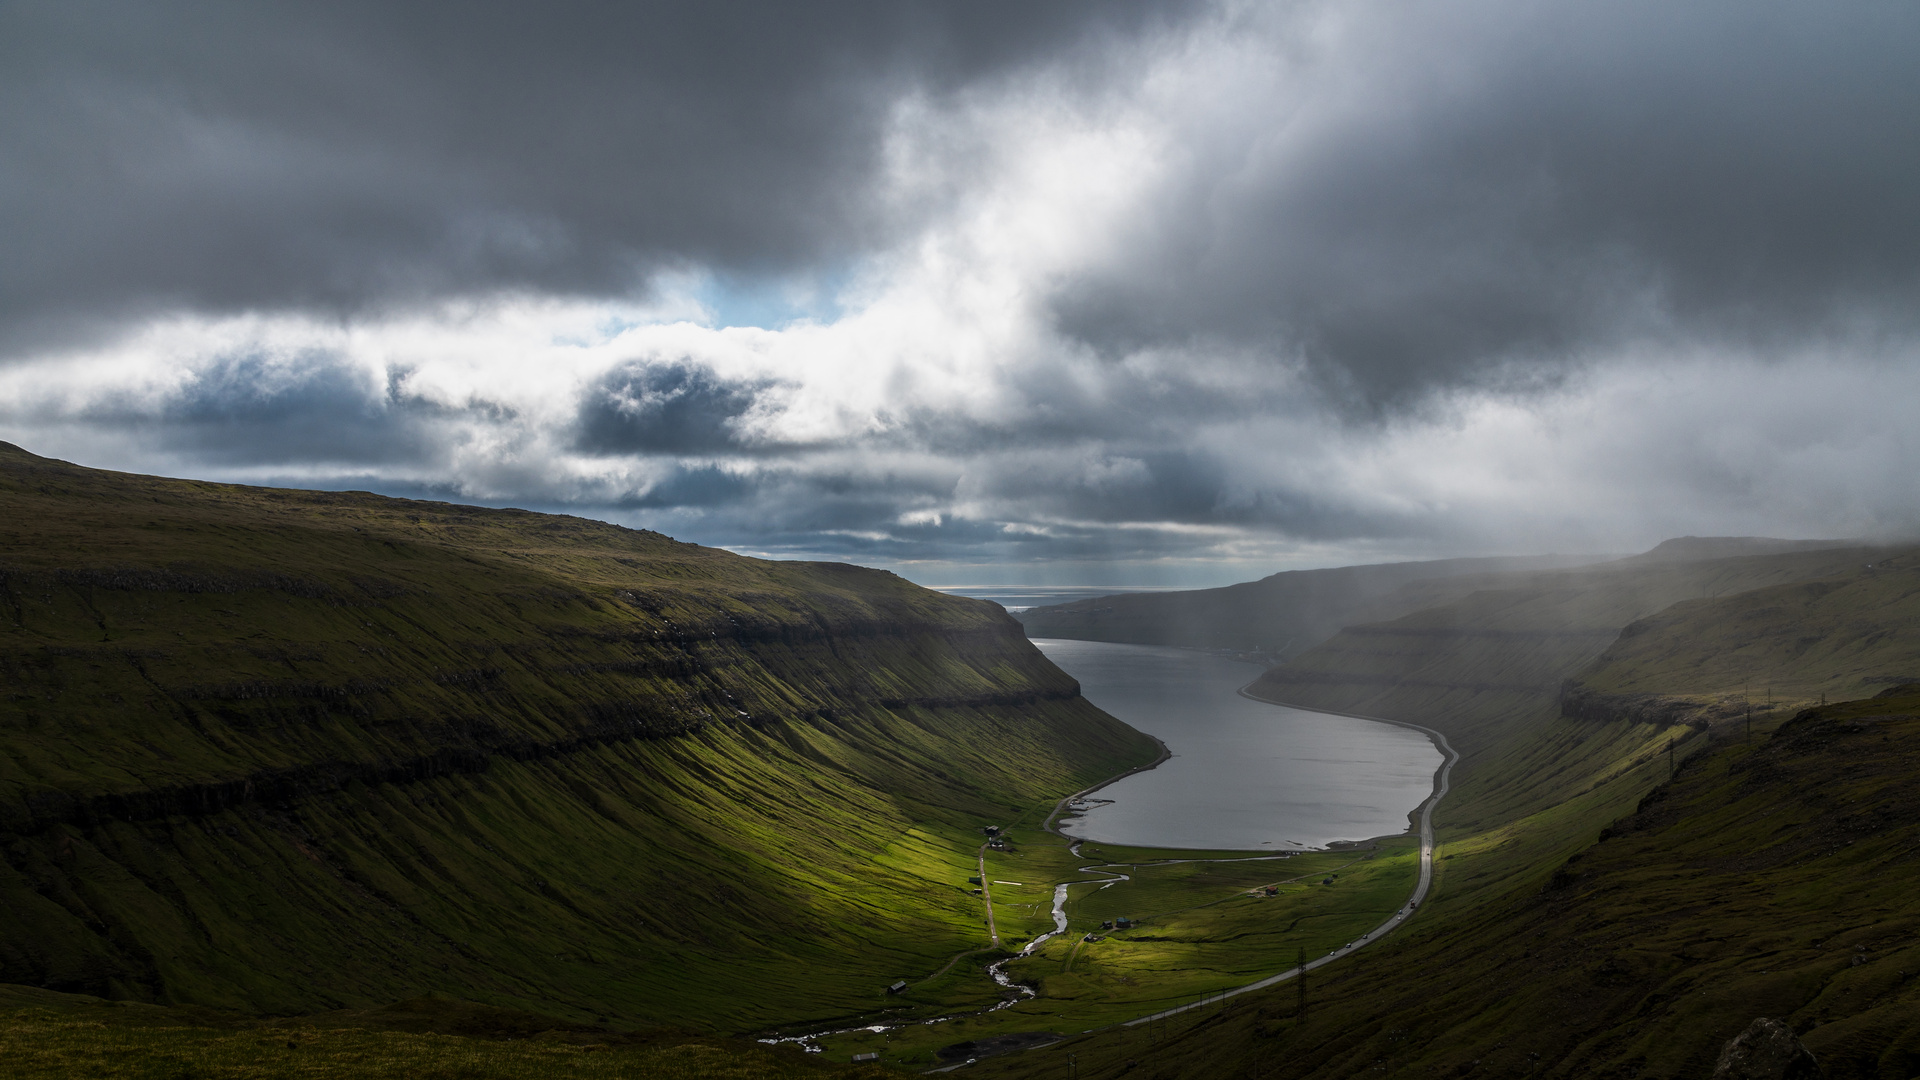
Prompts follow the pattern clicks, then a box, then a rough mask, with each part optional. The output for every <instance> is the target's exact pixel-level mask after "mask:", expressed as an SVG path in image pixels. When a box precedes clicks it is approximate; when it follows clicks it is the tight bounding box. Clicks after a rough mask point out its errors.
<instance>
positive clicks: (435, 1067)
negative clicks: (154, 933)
mask: <svg viewBox="0 0 1920 1080" xmlns="http://www.w3.org/2000/svg"><path fill="white" fill-rule="evenodd" d="M396 1028H411V1029H414V1030H396ZM436 1029H438V1030H436ZM888 1075H894V1074H892V1073H890V1072H888V1071H887V1070H883V1069H880V1068H877V1067H874V1066H864V1067H848V1066H845V1065H834V1064H831V1063H828V1062H826V1061H824V1060H822V1059H821V1058H819V1057H815V1056H809V1055H806V1054H803V1053H801V1052H799V1051H797V1050H792V1049H773V1048H769V1047H764V1046H759V1045H756V1044H753V1043H750V1042H741V1041H735V1040H723V1039H713V1038H701V1037H698V1036H692V1035H685V1034H676V1033H663V1034H653V1035H632V1034H623V1033H619V1032H613V1031H608V1030H604V1029H592V1028H584V1027H579V1026H575V1025H566V1024H561V1023H556V1022H554V1021H552V1020H550V1019H548V1018H544V1017H538V1016H534V1015H531V1014H525V1013H511V1012H507V1011H505V1010H492V1009H485V1008H481V1007H475V1006H471V1005H467V1004H464V1003H458V1002H447V1001H433V1000H424V1001H414V1002H407V1003H404V1004H403V1005H402V1006H400V1007H397V1008H394V1009H388V1010H373V1011H371V1012H366V1013H359V1014H348V1015H344V1016H325V1015H323V1016H317V1017H302V1018H293V1019H287V1020H270V1021H259V1020H248V1019H245V1018H242V1017H235V1016H225V1015H221V1014H214V1013H207V1012H195V1011H191V1010H180V1009H166V1008H158V1007H153V1006H139V1005H132V1004H129V1003H124V1002H107V1001H102V1000H99V999H94V998H83V997H76V996H70V995H56V994H51V993H46V992H35V991H30V990H26V989H24V988H9V987H0V1077H6V1078H9V1080H13V1078H18V1080H39V1078H49V1080H50V1078H55V1077H58V1078H62V1080H65V1078H70V1077H92V1078H100V1080H121V1078H125V1080H226V1078H233V1080H242V1078H244V1080H281V1078H285V1080H333V1078H340V1080H347V1078H353V1080H367V1078H382V1077H393V1078H396V1080H398V1078H403V1077H404V1078H409V1080H546V1078H555V1077H568V1078H573V1077H577V1078H579V1080H598V1078H602V1077H605V1078H615V1077H618V1078H645V1080H789V1078H792V1080H801V1078H809V1080H810V1078H825V1077H847V1078H852V1080H875V1078H878V1077H882V1076H888Z"/></svg>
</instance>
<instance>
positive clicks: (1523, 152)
mask: <svg viewBox="0 0 1920 1080" xmlns="http://www.w3.org/2000/svg"><path fill="white" fill-rule="evenodd" d="M1333 10H1335V11H1338V10H1339V9H1338V8H1335V9H1333ZM1347 11H1348V13H1349V14H1351V15H1353V16H1354V20H1353V21H1354V23H1356V24H1357V25H1355V26H1352V27H1348V28H1347V29H1348V30H1349V32H1347V33H1344V34H1331V35H1325V36H1326V37H1328V38H1330V39H1332V40H1333V42H1334V43H1333V44H1323V45H1319V46H1306V45H1301V46H1300V47H1299V48H1298V49H1297V51H1296V52H1295V53H1294V54H1292V59H1293V60H1294V62H1296V63H1297V64H1298V65H1299V69H1298V72H1297V76H1298V77H1297V81H1295V82H1291V83H1288V84H1287V85H1286V86H1284V87H1283V89H1282V90H1281V91H1280V93H1279V95H1278V97H1279V100H1270V101H1264V102H1247V103H1244V104H1242V103H1238V102H1236V103H1235V104H1234V106H1233V107H1232V109H1231V110H1229V111H1230V113H1231V120H1232V122H1231V123H1229V124H1224V125H1223V127H1224V128H1225V130H1224V131H1211V130H1209V129H1208V128H1207V127H1206V124H1205V122H1204V121H1203V122H1202V123H1200V124H1199V125H1197V126H1196V130H1195V131H1194V133H1193V134H1192V135H1191V138H1190V144H1189V146H1188V149H1189V150H1190V151H1191V152H1192V154H1193V156H1194V159H1195V161H1196V164H1195V165H1194V167H1193V168H1192V170H1191V173H1190V175H1188V176H1187V177H1186V178H1185V179H1184V181H1183V182H1181V183H1178V184H1176V185H1173V186H1172V187H1171V188H1170V190H1169V191H1168V192H1166V193H1165V195H1164V197H1163V199H1162V200H1161V201H1160V202H1159V203H1158V204H1157V205H1156V206H1154V207H1153V208H1152V209H1151V210H1150V211H1149V212H1146V213H1143V214H1140V215H1138V216H1137V217H1136V218H1135V221H1136V222H1138V223H1139V226H1138V231H1137V234H1136V235H1135V236H1134V237H1133V238H1132V239H1133V241H1134V242H1133V244H1132V245H1131V246H1130V247H1129V256H1128V257H1127V258H1126V259H1125V260H1124V261H1120V262H1118V263H1117V264H1116V265H1113V266H1111V267H1109V268H1107V269H1106V270H1105V271H1103V272H1100V273H1096V274H1091V275H1087V276H1083V277H1081V278H1079V279H1076V280H1073V281H1071V282H1069V283H1067V284H1066V285H1065V286H1064V287H1063V288H1062V290H1061V292H1060V294H1059V297H1058V301H1057V311H1058V317H1059V320H1060V324H1061V325H1062V327H1063V328H1064V329H1065V330H1067V331H1068V332H1069V333H1071V334H1074V335H1077V336H1080V337H1082V338H1084V339H1086V340H1089V341H1092V342H1096V343H1098V344H1099V345H1101V346H1102V347H1104V348H1106V349H1109V350H1115V351H1124V350H1128V349H1133V348H1138V347H1140V346H1142V345H1146V344H1153V343H1163V342H1170V341H1201V342H1223V341H1224V342H1231V343H1235V344H1241V345H1245V344H1248V343H1253V344H1257V345H1261V346H1265V347H1268V348H1272V349H1274V350H1275V351H1276V352H1279V353H1284V354H1288V355H1300V356H1304V357H1305V358H1307V359H1308V360H1309V361H1310V362H1312V363H1313V364H1314V365H1315V366H1316V368H1317V369H1318V370H1319V371H1320V372H1321V373H1322V374H1323V375H1324V376H1326V378H1327V382H1328V384H1329V385H1331V386H1333V387H1335V388H1337V389H1341V390H1345V391H1348V392H1351V393H1353V394H1354V395H1355V397H1357V398H1358V399H1360V400H1362V401H1364V402H1369V403H1375V404H1377V403H1379V402H1381V401H1385V400H1404V399H1406V398H1408V397H1410V396H1414V395H1417V394H1418V393H1419V392H1420V391H1421V390H1423V389H1424V388H1427V387H1430V386H1432V385H1434V384H1435V383H1447V382H1453V381H1456V380H1460V379H1473V378H1478V377H1483V376H1485V375H1486V374H1488V373H1489V372H1492V371H1494V370H1495V369H1497V368H1499V367H1501V366H1502V365H1504V364H1506V363H1507V362H1510V361H1520V362H1524V363H1528V364H1539V363H1541V362H1545V363H1547V364H1552V363H1553V362H1555V361H1557V360H1559V359H1562V358H1565V357H1568V356H1577V355H1579V354H1580V353H1582V352H1583V351H1585V350H1588V349H1591V348H1594V347H1607V346H1610V345H1614V344H1617V343H1619V342H1621V341H1625V340H1631V339H1632V338H1634V337H1635V336H1638V335H1646V334H1656V333H1680V334H1693V335H1699V336H1704V337H1707V338H1711V339H1714V340H1725V341H1731V342H1738V343H1740V344H1743V345H1752V344H1755V343H1764V342H1770V341H1773V340H1775V339H1778V338H1780V337H1782V336H1787V337H1792V338H1795V339H1798V340H1807V339H1809V338H1810V337H1811V336H1814V335H1819V334H1823V333H1831V332H1833V331H1834V330H1836V329H1840V328H1848V327H1858V326H1859V325H1861V324H1862V323H1863V322H1864V323H1868V324H1873V325H1876V326H1878V327H1880V328H1883V329H1891V330H1897V332H1899V333H1901V334H1903V335H1904V334H1910V333H1911V332H1912V331H1913V330H1914V328H1915V321H1916V312H1920V288H1917V286H1920V182H1916V179H1917V178H1920V64H1916V63H1915V62H1914V57H1915V55H1916V54H1915V49H1916V47H1920V7H1916V6H1914V5H1911V4H1881V3H1846V4H1837V5H1819V6H1807V5H1797V4H1778V3H1775V4H1765V3H1762V4H1754V3H1745V2H1742V3H1700V4H1669V3H1646V2H1638V3H1605V4H1553V5H1532V4H1505V3H1502V4H1486V3H1481V4H1447V5H1351V6H1349V8H1348V9H1347ZM1363 12H1366V13H1371V19H1369V18H1368V17H1367V16H1365V15H1362V14H1361V13H1363ZM1286 35H1287V31H1286V29H1285V28H1284V26H1283V27H1282V29H1281V30H1280V32H1279V36H1281V37H1285V36H1286ZM1300 36H1303V37H1304V35H1300ZM1316 49H1318V50H1320V51H1316ZM1249 114H1252V115H1254V116H1255V117H1257V119H1254V120H1251V121H1250V120H1248V119H1247V117H1248V115H1249ZM1216 119H1217V118H1216Z"/></svg>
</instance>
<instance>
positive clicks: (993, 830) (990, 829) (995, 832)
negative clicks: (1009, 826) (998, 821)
mask: <svg viewBox="0 0 1920 1080" xmlns="http://www.w3.org/2000/svg"><path fill="white" fill-rule="evenodd" d="M980 831H981V832H983V833H986V834H987V835H988V836H999V835H1000V826H998V825H986V826H982V827H981V829H980Z"/></svg>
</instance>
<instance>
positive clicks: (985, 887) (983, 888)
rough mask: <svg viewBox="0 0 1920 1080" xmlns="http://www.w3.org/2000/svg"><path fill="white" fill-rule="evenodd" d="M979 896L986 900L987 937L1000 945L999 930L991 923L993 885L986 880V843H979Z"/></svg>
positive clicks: (997, 945)
mask: <svg viewBox="0 0 1920 1080" xmlns="http://www.w3.org/2000/svg"><path fill="white" fill-rule="evenodd" d="M979 854H980V898H981V899H982V900H985V901H986V902H987V939H988V940H989V941H992V942H993V947H994V948H996V949H997V948H999V947H1000V931H999V930H997V929H995V928H994V925H993V885H992V883H991V882H989V881H987V845H985V844H981V845H980V853H979Z"/></svg>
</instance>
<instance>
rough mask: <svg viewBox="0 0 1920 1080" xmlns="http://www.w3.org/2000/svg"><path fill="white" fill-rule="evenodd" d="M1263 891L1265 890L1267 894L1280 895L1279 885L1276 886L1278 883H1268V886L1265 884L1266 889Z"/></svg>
mask: <svg viewBox="0 0 1920 1080" xmlns="http://www.w3.org/2000/svg"><path fill="white" fill-rule="evenodd" d="M1265 891H1266V894H1267V895H1268V896H1279V895H1280V886H1278V885H1269V886H1267V887H1266V890H1265Z"/></svg>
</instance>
